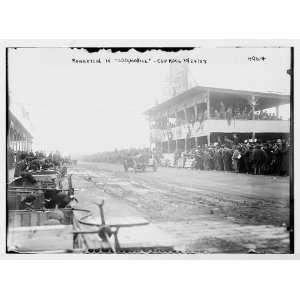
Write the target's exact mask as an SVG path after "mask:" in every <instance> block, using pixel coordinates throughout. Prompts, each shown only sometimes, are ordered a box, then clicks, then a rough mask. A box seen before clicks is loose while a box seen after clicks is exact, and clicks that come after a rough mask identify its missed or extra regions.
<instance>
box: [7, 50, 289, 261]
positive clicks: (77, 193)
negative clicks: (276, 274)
mask: <svg viewBox="0 0 300 300" xmlns="http://www.w3.org/2000/svg"><path fill="white" fill-rule="evenodd" d="M6 80H7V81H6V82H7V85H6V92H7V99H6V107H7V110H6V114H7V124H6V132H7V139H6V146H7V148H6V155H7V163H6V168H7V172H6V173H7V176H6V183H7V185H6V187H7V188H6V195H7V197H6V208H7V211H6V216H7V228H6V252H7V254H11V255H13V254H16V253H26V254H63V253H74V254H94V255H96V254H144V255H151V254H161V255H164V254H181V255H184V254H225V253H226V254H245V255H250V254H291V253H294V217H293V216H294V199H293V48H290V47H261V48H256V47H234V46H232V47H226V48H225V47H210V48H208V47H207V48H206V47H183V48H180V47H178V48H174V47H153V48H146V47H122V48H118V47H111V48H108V47H101V45H99V47H98V48H91V47H90V48H89V47H55V46H53V47H9V48H6Z"/></svg>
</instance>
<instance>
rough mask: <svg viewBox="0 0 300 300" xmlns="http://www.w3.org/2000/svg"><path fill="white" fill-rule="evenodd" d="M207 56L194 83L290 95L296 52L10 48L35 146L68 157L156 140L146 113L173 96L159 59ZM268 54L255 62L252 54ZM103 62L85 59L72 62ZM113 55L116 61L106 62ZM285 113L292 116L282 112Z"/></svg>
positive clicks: (14, 89)
mask: <svg viewBox="0 0 300 300" xmlns="http://www.w3.org/2000/svg"><path fill="white" fill-rule="evenodd" d="M178 55H182V56H184V57H190V58H199V59H206V60H207V64H190V65H189V74H190V81H191V82H192V84H193V85H196V84H197V85H203V86H212V87H220V88H230V89H245V90H253V91H262V92H268V91H273V92H278V93H283V94H289V89H290V82H289V80H290V78H289V76H288V75H287V74H286V70H287V69H288V68H289V65H290V51H289V49H279V48H273V49H266V48H262V49H251V48H248V49H246V48H245V49H241V48H235V49H225V48H223V49H220V48H219V49H201V48H198V49H194V50H192V51H184V52H181V53H179V54H178V53H176V54H175V53H173V54H172V53H167V52H166V53H164V52H162V51H151V52H146V53H143V54H142V53H138V52H136V51H135V50H131V51H130V52H129V53H116V54H112V53H111V52H110V51H103V50H102V51H100V52H98V53H92V54H90V53H88V52H87V51H85V50H84V49H73V50H71V49H68V48H18V49H10V51H9V90H10V99H11V103H13V104H15V105H18V104H21V105H23V106H24V108H25V109H26V110H27V111H28V113H29V115H30V120H31V123H32V125H33V129H32V133H33V135H34V141H35V144H34V147H35V148H36V149H42V150H46V151H51V150H56V149H58V150H60V151H61V152H62V153H64V154H68V153H71V154H72V153H73V154H74V153H76V154H88V153H95V152H98V151H106V150H114V149H115V148H118V149H120V148H128V147H142V146H148V145H149V126H148V122H147V121H146V119H145V116H144V115H143V112H144V111H145V110H147V109H148V108H150V107H152V106H153V105H154V104H155V103H157V102H162V101H164V100H166V99H167V97H168V94H167V92H166V86H167V78H168V76H169V69H170V65H169V64H159V63H154V62H153V60H154V59H156V58H172V57H178ZM252 56H257V57H262V56H264V57H266V58H267V59H266V60H265V61H264V62H250V61H249V60H248V57H252ZM124 57H125V58H129V57H131V58H136V57H139V58H141V59H142V58H144V59H148V58H151V59H152V61H151V62H150V63H148V64H143V63H140V64H134V63H133V64H128V63H118V62H115V61H114V60H113V59H114V58H124ZM73 58H74V59H98V58H101V59H102V63H101V64H99V63H94V64H91V63H90V64H79V63H74V62H72V59H73ZM105 58H110V59H111V60H112V62H111V63H110V64H108V63H104V60H105ZM282 112H283V114H284V113H286V112H284V110H282Z"/></svg>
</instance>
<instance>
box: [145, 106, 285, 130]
mask: <svg viewBox="0 0 300 300" xmlns="http://www.w3.org/2000/svg"><path fill="white" fill-rule="evenodd" d="M207 118H208V111H207V109H205V108H204V109H202V110H198V113H197V117H195V115H194V114H190V115H189V116H188V117H187V119H188V121H186V120H185V118H183V117H181V118H180V117H178V119H175V118H167V117H164V118H162V119H159V120H156V121H155V122H153V123H152V124H151V129H169V128H174V127H176V126H181V125H184V124H186V123H190V124H193V123H195V122H196V121H197V122H200V123H202V122H203V121H205V120H207ZM210 118H211V119H216V120H221V119H224V120H227V121H229V122H230V121H231V120H281V119H282V118H281V117H277V116H276V114H275V113H274V112H270V111H267V110H259V111H255V112H253V110H252V108H251V106H250V105H244V106H226V107H225V105H224V104H223V102H222V101H221V103H220V104H219V105H218V106H212V107H211V108H210Z"/></svg>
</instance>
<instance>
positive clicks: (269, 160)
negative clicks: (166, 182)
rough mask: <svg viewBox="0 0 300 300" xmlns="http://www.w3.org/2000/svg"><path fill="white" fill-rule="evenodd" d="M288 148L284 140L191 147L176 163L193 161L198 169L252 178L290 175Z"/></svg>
mask: <svg viewBox="0 0 300 300" xmlns="http://www.w3.org/2000/svg"><path fill="white" fill-rule="evenodd" d="M290 152H291V147H290V145H289V144H288V142H286V141H285V140H274V141H266V142H264V143H262V142H261V141H256V142H249V141H247V142H234V141H231V140H229V139H226V142H225V143H224V144H221V143H215V144H214V145H211V146H208V145H205V146H204V147H198V148H194V149H193V150H192V151H190V152H189V153H177V155H176V157H175V160H178V159H179V158H180V157H181V158H183V159H184V160H186V159H192V160H193V164H192V167H193V168H195V169H199V170H217V171H233V172H237V173H249V174H254V175H260V174H264V175H289V173H290ZM175 164H176V163H175Z"/></svg>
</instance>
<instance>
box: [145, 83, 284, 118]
mask: <svg viewBox="0 0 300 300" xmlns="http://www.w3.org/2000/svg"><path fill="white" fill-rule="evenodd" d="M203 92H210V94H211V95H213V94H215V95H218V97H226V96H227V97H228V96H230V95H232V96H233V95H235V96H239V97H240V98H245V99H246V98H249V97H250V96H255V97H256V99H257V104H256V108H257V109H258V110H260V109H266V108H270V107H274V106H277V105H283V104H289V103H290V95H283V94H279V93H274V92H267V93H265V92H264V93H263V92H255V91H245V90H232V89H224V88H215V87H207V86H196V87H193V88H191V89H188V90H186V91H185V92H183V93H181V94H179V95H176V96H174V97H172V98H170V99H168V100H167V101H164V102H162V103H160V104H158V105H156V106H154V107H152V108H150V109H148V110H147V111H146V112H145V114H146V115H154V114H156V113H158V112H161V111H164V110H168V108H170V107H172V106H175V105H177V104H179V103H180V102H181V101H182V100H184V99H185V100H186V99H188V98H192V97H193V96H196V95H197V94H200V93H203Z"/></svg>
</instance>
